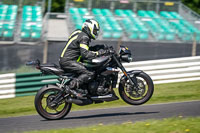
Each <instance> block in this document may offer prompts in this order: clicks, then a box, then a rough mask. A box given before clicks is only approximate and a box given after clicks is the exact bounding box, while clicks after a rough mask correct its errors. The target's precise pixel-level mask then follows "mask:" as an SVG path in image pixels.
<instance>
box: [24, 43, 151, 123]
mask: <svg viewBox="0 0 200 133" xmlns="http://www.w3.org/2000/svg"><path fill="white" fill-rule="evenodd" d="M107 49H109V51H110V52H109V55H105V56H102V57H97V58H95V59H91V60H86V61H82V63H83V64H84V66H85V67H86V68H87V69H88V70H90V71H93V72H95V77H94V79H93V80H92V81H90V82H89V83H87V84H83V85H82V86H80V87H79V88H78V89H76V91H77V92H81V93H82V92H84V93H85V94H86V96H85V97H84V98H77V97H75V96H74V95H71V94H69V93H67V92H66V89H65V88H66V87H67V86H68V85H69V83H70V81H71V80H72V79H73V78H75V77H77V76H78V75H75V74H74V73H70V72H65V71H64V70H62V69H61V68H60V67H59V66H57V65H55V64H40V61H39V60H35V61H29V62H27V63H26V64H27V65H35V66H36V68H37V69H39V70H40V71H41V72H42V74H43V75H49V74H54V75H57V76H58V77H59V78H58V80H59V83H57V84H54V85H52V84H49V85H45V86H43V87H42V88H41V89H40V90H39V91H38V92H37V94H36V96H35V108H36V110H37V112H38V114H39V115H40V116H42V117H43V118H45V119H48V120H56V119H61V118H63V117H65V116H66V115H67V114H68V113H69V112H70V110H71V107H72V104H76V105H79V106H85V105H89V104H93V103H95V104H97V103H103V102H111V101H114V100H118V99H119V97H118V96H117V95H116V94H115V91H114V88H116V86H117V83H118V79H119V78H120V80H119V84H118V91H119V95H120V97H121V98H122V99H123V101H125V102H126V103H128V104H131V105H141V104H144V103H146V102H147V101H148V100H149V99H150V98H151V97H152V94H153V92H154V84H153V81H152V79H151V78H150V76H149V75H148V74H146V73H145V72H143V71H142V70H132V71H126V69H125V68H124V66H123V65H122V62H131V61H132V57H131V51H130V50H129V49H128V48H127V47H125V46H120V50H119V52H118V53H117V52H116V51H115V50H114V49H113V48H112V47H109V48H107ZM120 69H121V71H122V74H123V75H122V76H121V77H120V74H121V72H120Z"/></svg>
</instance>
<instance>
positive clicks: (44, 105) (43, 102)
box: [39, 89, 68, 116]
mask: <svg viewBox="0 0 200 133" xmlns="http://www.w3.org/2000/svg"><path fill="white" fill-rule="evenodd" d="M59 92H60V90H57V89H51V90H47V91H45V92H44V93H43V94H42V95H41V98H40V101H39V103H40V105H39V107H40V109H41V111H42V112H43V113H45V114H47V115H55V116H57V115H60V114H62V112H64V110H65V109H66V107H67V106H68V103H66V102H65V101H64V100H63V101H62V102H60V103H59V104H55V105H54V106H52V104H51V102H52V101H53V100H54V98H55V97H56V95H58V93H59Z"/></svg>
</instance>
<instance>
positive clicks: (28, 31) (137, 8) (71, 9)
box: [0, 0, 200, 43]
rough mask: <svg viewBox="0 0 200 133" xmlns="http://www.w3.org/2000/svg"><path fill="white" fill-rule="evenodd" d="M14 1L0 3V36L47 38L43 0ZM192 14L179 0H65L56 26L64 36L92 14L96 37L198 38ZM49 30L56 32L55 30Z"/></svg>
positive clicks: (48, 18)
mask: <svg viewBox="0 0 200 133" xmlns="http://www.w3.org/2000/svg"><path fill="white" fill-rule="evenodd" d="M24 1H25V0H24ZM15 4H16V5H14V2H13V3H12V5H10V4H5V3H0V40H3V41H14V42H18V43H19V42H34V41H41V40H44V39H47V40H48V32H49V33H51V30H52V29H53V28H54V26H53V27H48V26H45V25H48V23H49V22H52V19H51V15H52V13H46V14H44V15H43V11H44V0H43V1H41V0H39V2H38V1H37V0H34V2H32V3H25V2H24V3H21V4H20V3H19V2H18V3H15ZM130 5H132V6H130ZM194 14H195V13H194V12H192V11H191V10H190V9H188V8H187V7H185V6H184V5H183V4H182V3H180V1H179V0H173V2H165V1H163V0H162V1H161V0H152V1H148V0H146V1H145V0H142V1H141V0H140V1H135V0H134V1H133V0H110V1H106V0H97V1H91V0H78V1H77V0H66V5H65V13H64V16H65V17H64V19H63V21H62V22H61V21H60V23H62V24H61V25H56V26H57V27H58V29H59V27H63V28H64V29H67V30H65V31H62V32H63V35H61V36H63V37H66V36H67V35H68V34H70V32H72V31H73V30H74V29H80V28H81V25H82V23H83V22H84V21H85V20H86V19H90V18H92V19H96V20H98V21H99V23H100V25H101V29H102V30H101V35H100V37H99V40H119V39H120V40H122V41H151V42H154V41H156V42H158V41H159V42H179V43H182V42H193V41H194V40H195V41H197V42H200V26H199V23H200V22H199V19H200V16H199V15H197V14H195V17H194ZM57 15H59V14H57ZM44 16H46V17H44ZM53 19H57V21H59V20H60V18H56V17H55V18H53ZM65 21H67V22H65ZM44 22H45V25H44ZM51 26H52V25H51ZM60 29H62V28H60ZM60 32H61V31H60ZM64 32H67V33H65V34H64ZM44 33H47V34H44ZM52 33H55V34H54V35H55V36H56V35H60V33H59V30H58V31H56V30H53V32H52ZM51 38H52V37H51ZM53 38H54V37H53ZM65 40H66V39H65Z"/></svg>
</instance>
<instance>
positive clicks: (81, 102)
mask: <svg viewBox="0 0 200 133" xmlns="http://www.w3.org/2000/svg"><path fill="white" fill-rule="evenodd" d="M66 102H68V103H74V104H77V105H80V106H81V105H88V104H92V103H93V101H92V100H90V99H74V98H68V99H66Z"/></svg>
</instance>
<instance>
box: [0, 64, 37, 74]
mask: <svg viewBox="0 0 200 133" xmlns="http://www.w3.org/2000/svg"><path fill="white" fill-rule="evenodd" d="M28 72H38V70H37V69H36V68H34V67H32V66H25V65H23V66H21V67H19V68H18V69H12V70H5V71H0V74H5V73H28Z"/></svg>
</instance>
